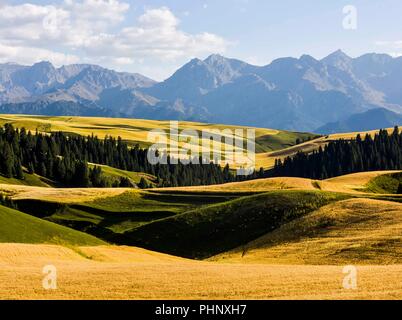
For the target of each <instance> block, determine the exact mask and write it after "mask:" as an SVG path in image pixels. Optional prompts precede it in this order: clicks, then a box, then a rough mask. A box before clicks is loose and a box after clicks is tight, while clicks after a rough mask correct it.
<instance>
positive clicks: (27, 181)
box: [0, 172, 52, 188]
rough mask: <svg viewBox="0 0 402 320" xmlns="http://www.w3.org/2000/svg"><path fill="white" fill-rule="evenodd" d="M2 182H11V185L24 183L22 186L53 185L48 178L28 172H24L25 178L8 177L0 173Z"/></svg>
mask: <svg viewBox="0 0 402 320" xmlns="http://www.w3.org/2000/svg"><path fill="white" fill-rule="evenodd" d="M0 184H10V185H22V186H33V187H49V188H50V187H51V184H52V183H51V182H50V181H48V180H47V179H45V178H43V177H40V176H38V175H36V174H28V173H27V172H24V179H23V180H20V179H16V178H7V177H4V176H2V175H0Z"/></svg>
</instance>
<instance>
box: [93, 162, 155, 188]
mask: <svg viewBox="0 0 402 320" xmlns="http://www.w3.org/2000/svg"><path fill="white" fill-rule="evenodd" d="M95 166H97V167H100V168H102V175H103V176H105V177H107V178H108V179H109V180H110V181H111V182H112V183H113V182H114V181H119V180H120V178H128V179H129V180H130V181H131V182H132V183H134V184H139V183H140V181H141V178H144V179H145V180H146V181H147V183H148V185H154V184H155V181H156V177H155V176H153V175H150V174H147V173H143V172H132V171H126V170H121V169H117V168H113V167H110V166H106V165H99V164H94V163H89V167H90V168H93V167H95Z"/></svg>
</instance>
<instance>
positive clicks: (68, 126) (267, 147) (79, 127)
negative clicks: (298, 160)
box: [0, 115, 318, 167]
mask: <svg viewBox="0 0 402 320" xmlns="http://www.w3.org/2000/svg"><path fill="white" fill-rule="evenodd" d="M6 123H11V124H13V126H14V127H17V128H22V127H25V128H26V129H28V130H31V131H36V130H38V131H39V132H43V133H50V132H55V131H63V132H66V133H72V134H79V135H84V136H88V135H92V134H94V135H96V136H98V137H99V138H104V137H105V136H106V135H109V136H114V137H118V136H120V137H121V138H122V139H123V140H124V141H126V142H128V143H130V144H132V145H134V144H136V143H138V144H140V146H142V147H147V146H150V145H151V144H152V143H153V142H151V141H149V140H148V133H149V132H150V131H151V130H154V129H162V130H165V131H166V132H168V131H169V128H170V122H169V121H155V120H142V119H117V118H85V117H44V116H24V115H1V116H0V125H4V124H6ZM238 128H240V129H246V128H248V127H241V126H230V125H219V124H206V123H198V122H185V121H183V122H180V123H179V131H181V130H184V129H192V130H195V131H196V132H198V133H200V132H201V130H208V131H209V132H211V131H213V130H214V129H219V130H223V129H230V130H232V131H233V132H234V130H235V129H238ZM254 129H255V130H256V132H255V133H256V141H255V142H256V146H255V147H256V153H257V154H259V153H261V154H264V153H266V152H271V151H274V150H280V149H283V148H287V147H291V146H294V145H295V144H296V141H297V140H299V141H306V140H311V139H314V138H316V137H318V135H316V134H311V133H303V132H290V131H280V130H273V129H263V128H254ZM244 134H245V133H244ZM201 141H203V140H201ZM169 143H170V141H169V140H168V144H169ZM183 143H184V142H180V143H179V145H182V144H183ZM218 145H219V147H220V148H221V150H224V148H227V146H226V145H225V143H224V142H222V143H220V144H218ZM197 148H198V147H197ZM228 148H230V147H228ZM232 149H233V146H232V147H231V148H230V150H232ZM260 160H261V162H260ZM264 161H266V159H265V157H258V156H257V167H261V166H265V163H264Z"/></svg>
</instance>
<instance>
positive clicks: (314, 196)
mask: <svg viewBox="0 0 402 320" xmlns="http://www.w3.org/2000/svg"><path fill="white" fill-rule="evenodd" d="M344 198H345V196H344V195H341V194H335V193H326V192H318V191H317V192H315V191H276V192H269V193H265V194H260V195H255V196H248V197H242V198H239V199H236V200H231V201H228V202H225V203H222V204H216V205H211V206H207V207H204V208H200V209H195V210H191V211H188V212H185V213H183V214H180V215H176V216H173V217H169V218H165V219H162V220H158V221H155V222H152V223H149V224H146V225H144V226H141V227H138V228H136V229H134V230H133V231H129V232H126V233H124V235H125V236H126V237H128V238H129V239H130V242H131V243H132V244H134V245H137V246H142V247H145V248H147V249H151V250H158V251H161V252H165V253H170V254H174V255H178V256H183V257H189V258H199V259H202V258H206V257H209V256H212V255H214V254H217V253H220V252H224V251H227V250H229V249H233V248H234V247H237V246H239V245H242V244H246V243H247V242H249V241H251V240H254V239H256V238H257V237H259V236H261V235H263V234H266V233H268V232H270V231H272V230H274V229H276V228H278V227H280V226H281V225H282V224H284V223H286V222H289V221H291V220H293V219H296V218H298V217H301V216H303V215H305V214H307V213H309V212H312V211H314V210H316V209H317V208H319V207H321V206H323V205H326V204H328V203H330V202H333V201H337V200H340V199H344Z"/></svg>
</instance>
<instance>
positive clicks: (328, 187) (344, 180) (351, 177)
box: [319, 171, 401, 193]
mask: <svg viewBox="0 0 402 320" xmlns="http://www.w3.org/2000/svg"><path fill="white" fill-rule="evenodd" d="M398 172H401V171H370V172H359V173H352V174H348V175H344V176H340V177H336V178H331V179H327V180H324V181H320V182H319V184H320V187H321V188H322V190H325V191H334V192H355V193H357V192H360V193H361V192H364V188H366V186H367V184H368V183H369V182H370V181H371V180H372V179H374V178H376V177H378V176H382V175H386V174H392V173H398Z"/></svg>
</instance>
